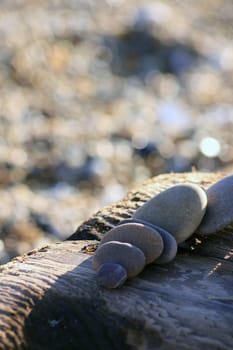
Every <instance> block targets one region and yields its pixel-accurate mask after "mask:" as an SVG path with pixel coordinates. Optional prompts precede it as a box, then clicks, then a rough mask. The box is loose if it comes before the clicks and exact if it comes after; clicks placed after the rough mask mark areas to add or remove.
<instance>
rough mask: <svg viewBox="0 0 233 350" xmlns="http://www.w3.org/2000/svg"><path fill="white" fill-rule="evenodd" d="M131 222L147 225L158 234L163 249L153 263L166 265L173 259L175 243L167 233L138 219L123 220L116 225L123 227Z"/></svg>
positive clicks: (175, 251) (175, 248)
mask: <svg viewBox="0 0 233 350" xmlns="http://www.w3.org/2000/svg"><path fill="white" fill-rule="evenodd" d="M131 222H135V223H141V224H144V225H147V226H149V227H152V228H154V229H156V230H157V231H158V232H159V233H160V235H161V237H162V239H163V245H164V248H163V251H162V254H161V255H160V256H159V257H158V258H157V259H156V260H155V261H154V262H155V263H156V264H167V263H168V262H170V261H172V260H173V259H174V258H175V256H176V254H177V243H176V240H175V238H174V237H173V236H172V235H171V234H170V233H169V232H167V231H166V230H164V229H162V228H161V227H158V226H155V225H153V224H151V223H149V222H146V221H143V220H140V219H124V220H122V221H121V222H120V223H119V224H118V225H123V224H126V223H131Z"/></svg>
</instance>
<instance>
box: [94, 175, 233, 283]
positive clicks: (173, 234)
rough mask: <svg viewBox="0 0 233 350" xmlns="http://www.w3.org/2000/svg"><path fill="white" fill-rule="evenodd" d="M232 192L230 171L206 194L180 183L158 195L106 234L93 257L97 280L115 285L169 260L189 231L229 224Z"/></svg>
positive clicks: (207, 230) (205, 232)
mask: <svg viewBox="0 0 233 350" xmlns="http://www.w3.org/2000/svg"><path fill="white" fill-rule="evenodd" d="M232 196H233V175H230V176H227V177H225V178H223V179H222V180H220V181H218V182H216V183H215V184H214V185H212V186H210V187H209V188H208V190H207V191H206V192H205V191H204V190H203V189H202V188H201V187H199V186H197V185H193V184H180V185H175V186H172V187H170V188H169V189H167V190H165V191H163V192H161V193H159V194H158V195H156V196H155V197H153V198H152V199H150V200H149V201H147V202H146V203H145V204H144V205H142V206H141V207H139V208H138V209H137V210H136V211H135V213H134V215H133V217H132V219H125V220H123V221H121V222H120V223H119V224H118V225H117V226H116V227H114V228H113V229H111V230H110V231H108V232H107V233H106V234H105V236H104V238H103V239H102V241H101V244H100V246H99V247H98V249H97V250H96V253H95V255H94V257H93V268H94V269H95V270H96V271H97V280H98V283H99V284H100V285H101V286H104V287H106V288H117V287H120V286H121V285H122V284H123V283H124V282H125V281H126V280H127V279H128V278H132V277H135V276H137V275H138V274H139V273H140V272H141V271H142V270H143V269H144V267H145V266H146V265H148V264H151V263H155V264H166V263H169V262H170V261H172V260H173V259H174V258H175V256H176V253H177V245H178V244H179V243H182V242H184V241H185V240H187V239H188V238H189V237H190V236H191V235H192V234H193V233H194V232H197V233H199V234H202V235H209V234H213V233H216V232H217V231H219V230H220V229H222V228H224V227H225V226H226V225H228V224H230V223H232V221H233V207H232V205H231V204H232V200H233V198H232Z"/></svg>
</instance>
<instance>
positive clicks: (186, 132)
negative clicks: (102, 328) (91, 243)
mask: <svg viewBox="0 0 233 350" xmlns="http://www.w3.org/2000/svg"><path fill="white" fill-rule="evenodd" d="M0 38H1V39H0V263H6V262H7V261H9V260H10V259H11V258H12V257H14V256H16V255H19V254H23V253H24V252H27V251H29V250H31V249H33V248H35V247H38V246H42V245H45V244H47V243H50V242H54V241H58V240H64V239H66V238H67V237H68V236H70V235H71V234H72V233H73V232H74V231H75V229H76V228H77V226H78V225H79V224H80V223H81V222H82V221H83V220H85V219H87V218H88V217H89V216H90V215H91V214H93V213H94V212H96V211H97V210H99V209H100V208H101V207H103V206H105V205H108V204H110V203H112V202H114V201H117V200H118V199H121V198H122V197H123V196H124V195H125V194H126V192H127V191H128V190H129V189H131V188H132V187H133V186H135V185H136V184H139V183H141V182H142V181H144V180H145V179H147V178H149V177H151V176H154V175H158V174H161V173H165V172H166V173H168V172H185V171H192V169H196V170H202V171H217V170H222V169H224V170H225V169H226V170H227V171H231V170H232V169H233V168H232V165H233V137H232V132H233V105H232V102H233V41H232V38H233V1H231V0H226V1H220V0H212V1H210V0H209V1H205V0H204V1H201V0H197V1H189V0H188V1H179V0H177V1H151V2H147V1H140V0H127V1H126V0H98V1H94V0H69V1H66V0H52V1H46V0H5V1H4V0H1V2H0Z"/></svg>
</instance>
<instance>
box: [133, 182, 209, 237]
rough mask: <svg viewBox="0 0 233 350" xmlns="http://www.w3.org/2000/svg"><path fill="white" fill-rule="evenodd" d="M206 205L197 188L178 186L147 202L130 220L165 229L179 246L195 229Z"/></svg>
mask: <svg viewBox="0 0 233 350" xmlns="http://www.w3.org/2000/svg"><path fill="white" fill-rule="evenodd" d="M206 206H207V196H206V193H205V191H204V190H203V189H202V188H201V187H199V186H197V185H193V184H180V185H175V186H172V187H170V188H169V189H167V190H165V191H163V192H161V193H159V194H158V195H157V196H155V197H153V198H152V199H150V200H149V201H147V202H146V203H145V204H144V205H142V206H141V207H139V208H138V209H137V210H136V212H135V213H134V215H133V217H134V218H136V219H141V220H143V221H147V222H150V223H152V224H154V225H156V226H159V227H161V228H163V229H165V230H166V231H168V232H169V233H171V234H172V235H173V236H174V237H175V239H176V241H177V243H180V242H183V241H185V240H186V239H187V238H189V237H190V236H191V235H192V234H193V232H194V231H195V230H196V228H197V227H198V226H199V224H200V222H201V220H202V218H203V216H204V214H205V211H206Z"/></svg>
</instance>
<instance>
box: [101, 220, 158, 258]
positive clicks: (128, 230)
mask: <svg viewBox="0 0 233 350" xmlns="http://www.w3.org/2000/svg"><path fill="white" fill-rule="evenodd" d="M110 241H119V242H126V243H130V244H132V245H134V246H136V247H138V248H139V249H141V250H142V251H143V253H144V255H145V257H146V264H150V263H152V262H153V261H154V260H155V259H157V258H158V257H159V256H160V255H161V253H162V251H163V249H164V244H163V239H162V237H161V235H160V234H159V232H158V231H157V230H156V229H155V227H153V226H148V225H146V224H144V223H142V222H130V223H125V224H122V225H118V226H116V227H114V228H113V229H111V230H110V231H108V232H107V233H106V234H105V235H104V237H103V239H102V241H101V244H104V243H106V242H110Z"/></svg>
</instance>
